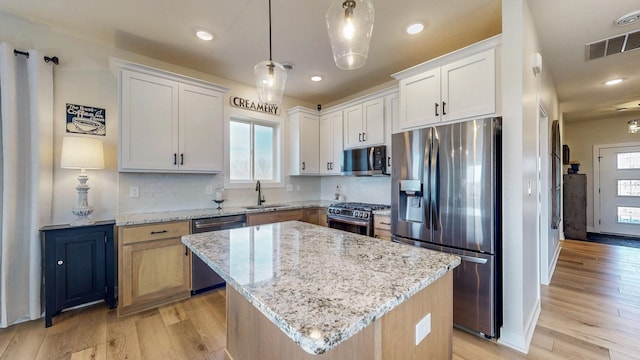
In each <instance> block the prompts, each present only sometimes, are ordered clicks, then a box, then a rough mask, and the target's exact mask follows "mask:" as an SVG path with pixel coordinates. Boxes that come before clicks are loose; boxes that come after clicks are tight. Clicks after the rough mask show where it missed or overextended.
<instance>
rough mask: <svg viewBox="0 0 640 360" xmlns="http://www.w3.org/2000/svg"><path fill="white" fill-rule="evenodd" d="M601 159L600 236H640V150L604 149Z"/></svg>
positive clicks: (600, 153)
mask: <svg viewBox="0 0 640 360" xmlns="http://www.w3.org/2000/svg"><path fill="white" fill-rule="evenodd" d="M598 157H599V160H600V171H599V180H600V184H599V186H600V219H599V220H600V232H603V233H611V234H623V235H637V236H640V146H620V147H603V148H600V151H599V155H598ZM596 221H598V219H596Z"/></svg>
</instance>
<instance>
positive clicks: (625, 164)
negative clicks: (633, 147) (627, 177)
mask: <svg viewBox="0 0 640 360" xmlns="http://www.w3.org/2000/svg"><path fill="white" fill-rule="evenodd" d="M616 160H617V163H618V166H617V169H618V170H624V169H640V153H638V152H628V153H618V154H617V159H616Z"/></svg>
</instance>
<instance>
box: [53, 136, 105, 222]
mask: <svg viewBox="0 0 640 360" xmlns="http://www.w3.org/2000/svg"><path fill="white" fill-rule="evenodd" d="M60 167H61V168H63V169H80V175H78V182H79V184H78V186H76V190H78V207H75V208H73V210H72V211H71V212H72V213H73V215H75V216H76V219H75V220H74V221H73V222H72V223H71V226H82V225H91V224H93V223H94V221H93V220H91V219H89V218H88V216H89V215H91V213H93V208H92V207H91V206H89V199H88V196H87V195H88V194H87V193H88V192H89V185H87V180H89V177H88V176H87V172H86V169H104V152H103V147H102V141H101V140H98V139H92V138H86V137H75V136H74V137H71V136H66V137H64V138H62V156H61V159H60Z"/></svg>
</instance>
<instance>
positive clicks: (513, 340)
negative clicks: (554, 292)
mask: <svg viewBox="0 0 640 360" xmlns="http://www.w3.org/2000/svg"><path fill="white" fill-rule="evenodd" d="M539 317H540V299H538V301H536V306H535V309H534V310H533V312H532V313H531V316H529V322H528V323H527V327H526V331H525V332H524V333H520V334H517V333H515V332H512V331H509V330H506V329H505V328H504V326H503V327H502V328H501V329H500V338H499V339H498V344H500V345H502V346H505V347H508V348H511V349H513V350H516V351H519V352H521V353H523V354H527V353H528V352H529V347H530V346H531V339H533V334H534V332H535V331H536V324H537V323H538V318H539Z"/></svg>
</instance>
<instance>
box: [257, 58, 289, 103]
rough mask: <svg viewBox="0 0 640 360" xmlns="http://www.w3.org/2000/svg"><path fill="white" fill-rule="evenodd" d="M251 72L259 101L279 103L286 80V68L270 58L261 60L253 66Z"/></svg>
mask: <svg viewBox="0 0 640 360" xmlns="http://www.w3.org/2000/svg"><path fill="white" fill-rule="evenodd" d="M253 73H254V75H255V78H256V88H257V89H258V98H260V102H262V103H269V104H276V105H278V104H280V103H281V102H282V94H283V93H284V84H285V83H286V82H287V70H285V68H284V66H282V65H281V64H278V63H277V62H274V61H271V60H267V61H262V62H260V63H258V64H257V65H256V66H255V67H254V68H253Z"/></svg>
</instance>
